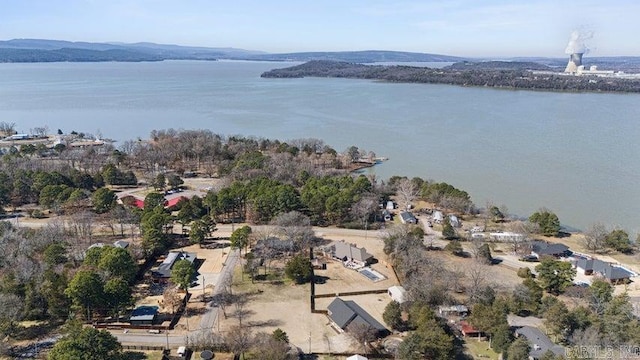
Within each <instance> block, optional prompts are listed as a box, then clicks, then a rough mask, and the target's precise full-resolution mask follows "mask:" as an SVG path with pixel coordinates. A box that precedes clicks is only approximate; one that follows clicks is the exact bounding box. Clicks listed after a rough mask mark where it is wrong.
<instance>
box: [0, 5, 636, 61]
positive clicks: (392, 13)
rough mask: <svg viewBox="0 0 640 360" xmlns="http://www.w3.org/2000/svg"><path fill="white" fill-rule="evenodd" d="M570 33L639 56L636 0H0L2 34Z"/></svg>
mask: <svg viewBox="0 0 640 360" xmlns="http://www.w3.org/2000/svg"><path fill="white" fill-rule="evenodd" d="M576 29H577V30H580V31H582V32H585V33H591V34H592V37H591V38H589V39H588V40H587V41H586V46H587V47H588V48H589V51H590V54H591V55H592V56H620V55H628V56H640V41H639V40H638V39H637V36H638V35H639V34H640V1H638V0H609V1H606V0H598V1H595V0H580V1H577V0H566V1H561V0H529V1H522V0H447V1H444V0H442V1H441V0H422V1H410V0H395V1H392V0H0V40H9V39H14V38H38V39H56V40H70V41H89V42H129V43H132V42H143V41H145V42H155V43H162V44H178V45H191V46H206V47H234V48H242V49H248V50H259V51H265V52H272V53H283V52H299V51H347V50H396V51H412V52H425V53H435V54H446V55H456V56H468V57H489V56H490V57H515V56H550V57H564V56H565V54H564V50H565V47H566V46H567V43H568V41H569V38H570V35H571V33H572V31H574V30H576Z"/></svg>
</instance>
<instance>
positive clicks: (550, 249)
mask: <svg viewBox="0 0 640 360" xmlns="http://www.w3.org/2000/svg"><path fill="white" fill-rule="evenodd" d="M570 253H571V252H570V251H569V247H568V246H567V245H564V244H558V243H547V242H544V241H534V242H532V243H531V255H534V256H536V257H537V258H538V259H540V258H541V257H543V256H553V257H563V256H567V255H570Z"/></svg>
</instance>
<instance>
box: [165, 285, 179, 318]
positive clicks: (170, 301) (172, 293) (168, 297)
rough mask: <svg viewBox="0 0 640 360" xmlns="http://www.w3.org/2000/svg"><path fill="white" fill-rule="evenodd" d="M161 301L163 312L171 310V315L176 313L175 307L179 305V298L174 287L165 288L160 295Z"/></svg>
mask: <svg viewBox="0 0 640 360" xmlns="http://www.w3.org/2000/svg"><path fill="white" fill-rule="evenodd" d="M162 301H163V303H162V304H163V307H164V308H165V311H166V310H167V309H171V314H174V313H175V312H176V307H177V306H179V305H180V301H181V298H180V294H178V291H177V290H176V288H175V286H167V288H166V289H165V290H164V293H163V294H162Z"/></svg>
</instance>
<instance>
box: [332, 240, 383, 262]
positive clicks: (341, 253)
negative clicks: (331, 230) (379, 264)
mask: <svg viewBox="0 0 640 360" xmlns="http://www.w3.org/2000/svg"><path fill="white" fill-rule="evenodd" d="M329 250H330V252H332V256H333V257H334V258H336V259H339V260H341V261H355V262H358V263H360V264H361V265H366V264H368V263H369V262H370V261H371V260H373V255H371V254H369V253H368V252H367V249H365V248H359V247H357V246H355V245H354V244H351V243H348V242H345V241H344V240H343V241H336V242H334V243H333V244H331V246H330V247H329Z"/></svg>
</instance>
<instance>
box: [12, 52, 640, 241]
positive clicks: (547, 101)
mask: <svg viewBox="0 0 640 360" xmlns="http://www.w3.org/2000/svg"><path fill="white" fill-rule="evenodd" d="M289 65H291V63H272V62H239V61H238V62H234V61H220V62H198V61H165V62H148V63H49V64H47V63H41V64H0V121H5V122H15V123H16V124H17V128H18V130H19V131H20V132H29V129H31V128H34V127H40V126H48V128H49V129H50V131H51V132H55V131H56V130H57V129H62V130H63V131H64V132H65V133H68V132H71V131H72V130H76V131H83V132H89V133H101V134H102V135H103V136H104V137H108V138H113V139H116V140H119V141H122V140H127V139H135V138H138V137H139V138H147V137H148V135H149V132H150V131H151V130H152V129H164V128H170V127H173V128H184V129H204V128H206V129H211V130H212V131H214V132H216V133H220V134H224V135H234V134H242V135H254V136H258V137H268V138H277V139H281V140H287V139H294V138H307V137H314V138H320V139H323V140H324V141H325V142H326V143H327V144H329V145H331V146H333V147H334V148H335V149H336V150H338V151H343V150H345V149H346V148H347V147H348V146H350V145H356V146H358V147H359V148H361V149H365V150H367V151H374V152H375V153H376V154H377V155H378V156H385V157H388V158H389V161H387V162H385V163H384V164H382V165H380V166H376V167H375V168H373V169H371V170H368V171H371V172H374V173H375V175H376V176H377V177H378V178H379V179H387V178H389V177H390V176H392V175H406V176H409V177H414V176H419V177H422V178H425V179H433V180H436V181H445V182H448V183H451V184H453V185H455V186H457V187H459V188H461V189H464V190H466V191H468V192H469V193H470V194H471V196H472V198H473V200H474V202H475V203H476V204H477V205H478V206H480V207H482V206H484V205H485V204H486V203H487V201H491V202H492V203H494V204H496V205H501V204H505V205H506V206H507V207H508V209H509V211H510V212H511V213H514V214H518V215H520V216H528V215H529V214H531V213H532V212H533V211H536V210H537V209H539V208H541V207H546V208H549V209H551V210H552V211H554V212H556V214H558V216H559V217H560V221H561V222H562V223H563V224H565V225H568V226H571V227H576V228H586V227H588V226H589V225H590V224H592V223H594V222H601V223H603V224H605V225H608V226H610V227H613V226H619V227H622V228H624V229H626V230H627V231H629V232H631V233H632V236H633V237H634V238H635V234H636V233H638V232H639V231H640V221H639V220H638V214H639V213H640V186H638V184H637V182H638V179H639V178H640V145H639V144H638V141H639V140H638V139H640V95H638V94H595V93H553V92H536V91H524V90H518V91H513V90H499V89H489V88H467V87H457V86H449V85H427V84H397V83H384V82H377V81H366V80H348V79H320V78H306V79H262V78H260V74H261V73H262V72H264V71H266V70H269V69H272V68H276V67H285V66H289Z"/></svg>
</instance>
